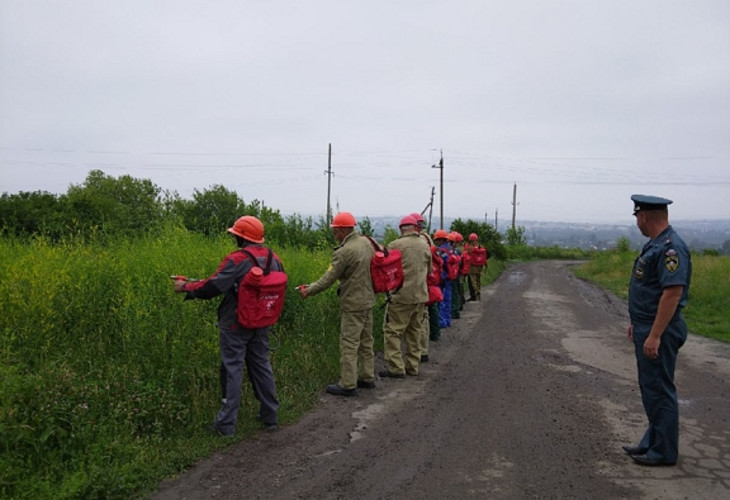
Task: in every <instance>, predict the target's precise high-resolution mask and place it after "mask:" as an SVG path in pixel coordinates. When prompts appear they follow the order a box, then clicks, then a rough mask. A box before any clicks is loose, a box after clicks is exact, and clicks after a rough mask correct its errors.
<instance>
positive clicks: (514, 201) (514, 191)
mask: <svg viewBox="0 0 730 500" xmlns="http://www.w3.org/2000/svg"><path fill="white" fill-rule="evenodd" d="M516 218H517V183H516V182H515V185H514V187H513V188H512V230H513V231H514V230H515V219H516Z"/></svg>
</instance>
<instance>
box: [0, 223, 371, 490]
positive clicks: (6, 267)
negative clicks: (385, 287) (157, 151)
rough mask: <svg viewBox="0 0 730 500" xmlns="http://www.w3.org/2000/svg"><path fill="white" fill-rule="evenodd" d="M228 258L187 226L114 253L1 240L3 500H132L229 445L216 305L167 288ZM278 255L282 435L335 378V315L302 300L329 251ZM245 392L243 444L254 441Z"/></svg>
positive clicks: (95, 247) (228, 242)
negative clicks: (224, 439)
mask: <svg viewBox="0 0 730 500" xmlns="http://www.w3.org/2000/svg"><path fill="white" fill-rule="evenodd" d="M233 249H234V244H233V240H232V238H230V237H229V236H228V235H224V236H221V237H219V238H214V239H210V238H206V237H204V236H202V235H200V234H198V233H191V232H189V231H188V230H186V229H185V228H180V227H172V228H168V229H166V230H164V231H162V232H161V233H160V234H158V235H156V236H151V235H150V236H147V237H143V238H138V239H136V240H134V241H131V240H123V241H119V242H117V243H116V244H114V245H106V244H103V243H97V242H82V241H64V242H62V243H59V244H55V245H53V244H50V243H49V241H48V240H47V239H44V238H36V239H34V240H31V241H26V242H20V241H18V240H14V239H11V238H0V297H2V298H3V300H2V301H0V318H2V321H1V322H0V328H1V330H0V342H1V344H0V345H1V346H2V349H1V350H0V351H1V352H0V395H1V396H2V397H1V398H0V401H2V405H1V406H0V450H2V452H1V454H0V497H8V498H97V497H98V498H129V497H130V496H131V495H133V494H134V493H135V492H137V493H139V492H141V491H144V489H145V488H150V487H154V485H155V484H156V483H157V481H158V480H159V479H160V478H162V477H165V476H169V475H171V474H174V473H175V472H177V471H179V470H180V469H182V468H183V467H185V466H188V465H190V464H192V463H194V461H195V460H197V459H199V458H200V457H202V456H206V455H208V454H209V453H210V452H211V451H212V450H213V449H215V448H218V447H220V446H222V444H221V441H220V440H219V439H216V438H215V437H211V436H208V435H207V434H206V433H205V432H204V430H203V426H204V424H206V423H210V422H211V421H212V418H213V416H214V415H215V412H216V411H217V404H218V397H217V396H218V391H219V388H218V363H219V361H218V335H217V328H216V326H215V318H216V313H215V309H216V307H217V304H218V301H217V300H212V301H192V302H190V301H187V302H184V301H183V300H182V299H183V297H182V296H181V295H178V294H174V293H173V292H172V284H171V283H172V282H171V280H170V279H169V278H168V276H170V275H171V274H186V275H188V276H192V277H206V276H208V275H210V274H212V273H213V272H214V271H215V269H216V268H217V266H218V263H219V262H220V260H221V258H222V257H223V256H224V255H226V254H227V253H228V252H230V251H232V250H233ZM276 250H277V252H278V253H279V254H280V255H281V257H282V260H283V261H284V263H285V265H286V267H287V271H288V273H289V276H290V283H291V288H290V289H291V292H290V293H289V294H288V295H287V299H286V306H285V310H284V314H283V316H282V318H281V320H280V322H279V323H278V324H277V325H276V326H275V327H274V332H275V333H276V336H277V338H272V345H273V346H274V347H276V345H277V344H279V346H278V348H277V349H276V350H275V351H274V352H273V354H272V362H273V365H274V369H275V374H276V379H277V385H278V393H279V394H278V395H279V399H280V402H281V414H280V420H281V422H282V423H283V424H286V423H288V422H292V421H294V420H296V419H297V418H299V417H300V416H301V415H302V414H303V413H304V412H306V411H307V410H308V409H309V408H311V406H312V405H313V404H314V402H315V400H316V396H317V395H318V394H319V393H321V390H322V388H323V387H324V385H325V384H326V383H329V382H332V381H334V380H336V379H337V375H338V360H339V354H338V352H339V351H338V338H339V314H336V313H335V314H333V312H336V311H338V308H339V306H338V303H337V298H336V293H335V290H334V289H331V290H328V291H327V292H325V293H323V294H321V295H319V296H317V297H313V298H311V299H308V300H306V301H304V300H302V299H301V298H300V297H299V296H298V294H296V292H294V286H295V285H297V284H300V283H305V282H310V281H313V280H314V279H316V278H317V277H318V276H319V275H320V274H321V273H322V272H324V270H325V269H326V268H327V266H328V265H329V263H330V258H331V253H330V251H312V252H310V251H300V250H289V249H280V248H276ZM381 300H382V299H381ZM381 323H382V309H380V308H378V309H376V318H375V324H376V332H377V331H378V330H379V328H380V325H381ZM377 336H378V337H382V335H377ZM277 339H278V340H277ZM378 347H379V348H382V339H380V338H379V339H378ZM247 384H248V383H246V384H244V395H243V401H244V404H243V406H242V409H241V416H240V426H239V432H238V438H239V439H241V438H243V437H244V436H246V435H250V434H251V433H252V432H257V430H258V429H259V427H258V424H257V423H256V420H255V415H256V412H257V411H258V409H257V406H256V404H255V399H254V397H253V395H252V394H251V389H250V387H249V386H248V385H247Z"/></svg>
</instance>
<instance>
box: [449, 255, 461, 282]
mask: <svg viewBox="0 0 730 500" xmlns="http://www.w3.org/2000/svg"><path fill="white" fill-rule="evenodd" d="M448 255H449V258H448V259H446V279H448V280H449V281H453V280H455V279H456V278H458V277H459V263H460V262H461V256H459V255H457V254H455V253H454V252H448Z"/></svg>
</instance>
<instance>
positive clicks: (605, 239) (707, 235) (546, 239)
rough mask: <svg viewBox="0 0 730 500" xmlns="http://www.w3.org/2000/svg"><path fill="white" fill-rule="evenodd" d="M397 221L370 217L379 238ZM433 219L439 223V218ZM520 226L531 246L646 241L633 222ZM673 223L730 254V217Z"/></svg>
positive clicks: (693, 243) (689, 237)
mask: <svg viewBox="0 0 730 500" xmlns="http://www.w3.org/2000/svg"><path fill="white" fill-rule="evenodd" d="M453 220H454V219H453V218H445V221H444V222H445V224H444V225H445V226H446V227H447V228H448V227H449V226H450V225H451V222H452V221H453ZM398 221H399V218H398V217H371V218H370V222H371V224H372V226H373V230H374V231H375V236H376V237H382V235H383V233H384V231H385V227H386V226H390V227H393V228H395V227H397V226H398ZM434 222H436V223H438V220H435V221H434ZM517 225H518V226H522V227H524V228H525V238H526V239H527V243H528V245H532V246H559V247H566V248H583V249H591V248H593V249H599V250H602V249H608V248H613V247H614V246H615V245H616V240H617V239H618V238H620V237H622V236H623V237H626V238H628V239H629V241H630V242H631V245H632V247H633V248H636V249H639V248H641V247H642V246H643V245H644V243H645V242H646V237H644V236H642V235H641V233H639V230H638V228H637V227H636V225H634V224H631V225H629V224H590V223H570V222H536V221H518V222H517ZM672 226H673V227H674V228H675V229H676V230H677V231H678V232H679V234H680V235H681V236H682V238H684V240H685V241H686V242H687V244H688V245H689V246H690V247H691V248H692V249H693V250H696V251H702V250H705V249H714V250H718V251H719V252H720V253H723V254H725V255H730V219H727V220H719V221H672ZM507 227H508V226H507V224H500V227H499V228H498V229H499V230H500V232H502V233H504V231H505V229H507ZM433 230H435V225H433V226H432V231H433Z"/></svg>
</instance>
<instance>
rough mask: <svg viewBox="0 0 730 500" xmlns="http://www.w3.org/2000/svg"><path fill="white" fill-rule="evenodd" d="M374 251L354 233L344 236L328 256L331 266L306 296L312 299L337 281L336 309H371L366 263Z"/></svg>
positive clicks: (369, 284) (370, 289)
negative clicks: (338, 297) (330, 255)
mask: <svg viewBox="0 0 730 500" xmlns="http://www.w3.org/2000/svg"><path fill="white" fill-rule="evenodd" d="M373 255H375V250H374V249H373V246H372V245H371V244H370V242H369V241H368V240H367V239H366V238H364V237H363V236H360V234H358V233H357V231H353V232H352V233H350V234H348V235H347V236H346V237H345V239H344V240H342V243H340V245H339V246H337V247H335V250H334V253H333V254H332V266H330V268H329V269H328V270H327V272H326V273H324V274H323V275H322V277H321V278H319V279H318V280H317V281H315V282H314V283H312V284H311V285H309V295H316V294H318V293H320V292H322V291H324V290H326V289H327V288H329V287H330V286H332V284H333V283H334V282H335V281H337V280H340V286H339V296H340V307H341V308H342V310H343V311H362V310H365V309H369V308H371V307H373V306H374V305H375V292H373V281H372V278H371V277H370V260H371V259H372V258H373Z"/></svg>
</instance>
